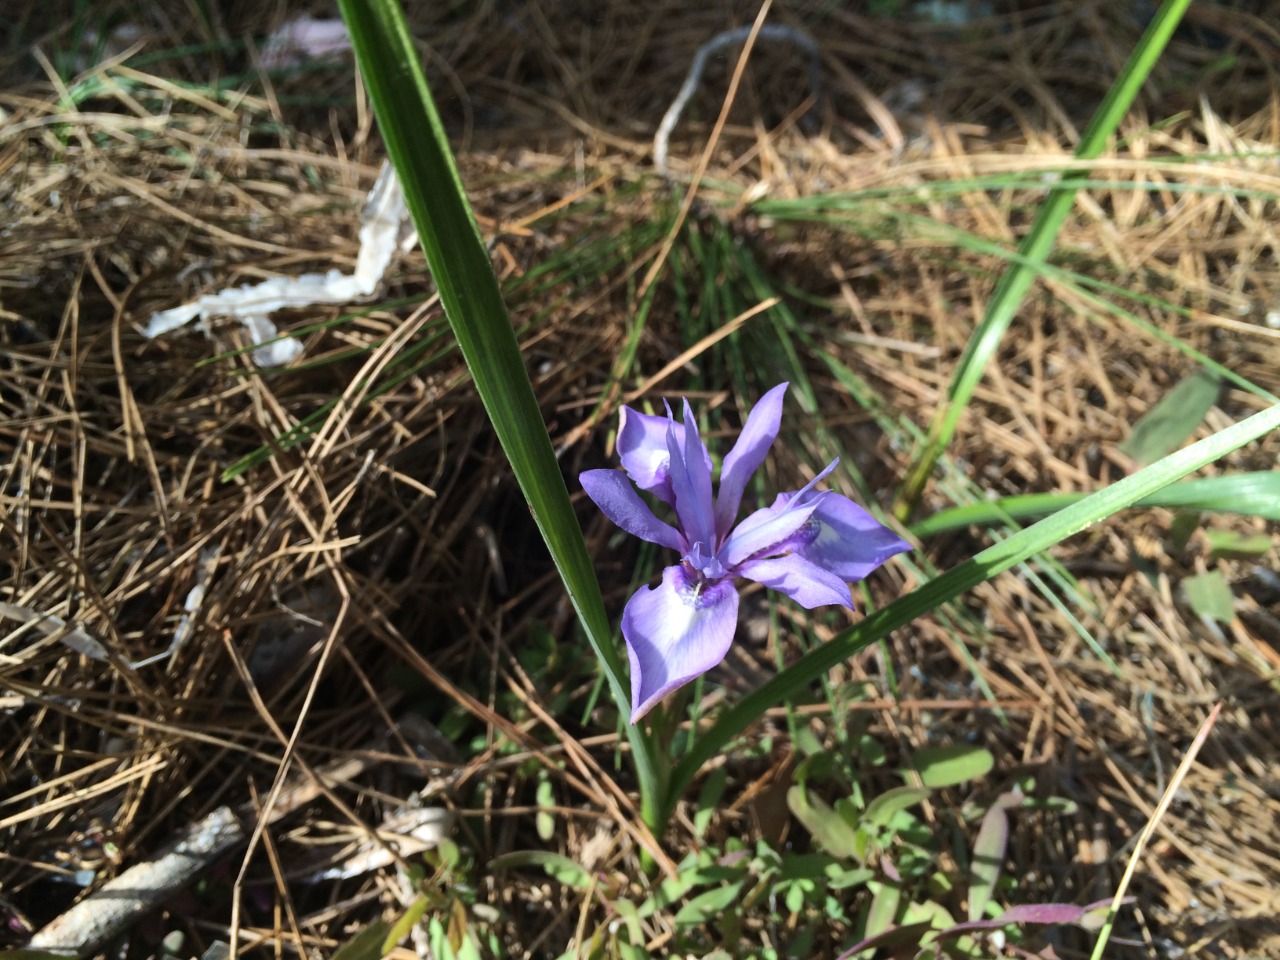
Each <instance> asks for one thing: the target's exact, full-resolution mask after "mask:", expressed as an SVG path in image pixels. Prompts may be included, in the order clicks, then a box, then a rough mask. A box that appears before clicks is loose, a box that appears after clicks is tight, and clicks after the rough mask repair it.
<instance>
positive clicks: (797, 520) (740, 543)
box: [719, 491, 830, 569]
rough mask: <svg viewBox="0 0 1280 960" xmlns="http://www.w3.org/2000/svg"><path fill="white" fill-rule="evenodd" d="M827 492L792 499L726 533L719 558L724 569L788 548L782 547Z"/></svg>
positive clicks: (748, 518) (767, 508)
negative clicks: (727, 535) (726, 537)
mask: <svg viewBox="0 0 1280 960" xmlns="http://www.w3.org/2000/svg"><path fill="white" fill-rule="evenodd" d="M829 495H830V494H829V493H828V492H825V491H824V492H822V493H819V494H818V495H817V496H814V497H799V496H797V497H793V498H792V499H791V501H790V502H789V503H786V504H783V505H782V507H781V509H779V508H778V504H777V503H775V504H774V505H773V506H772V507H764V508H763V509H761V510H757V511H756V512H755V513H753V514H751V515H749V516H748V517H747V518H746V519H744V520H743V521H742V522H741V523H740V524H738V526H737V527H736V528H734V531H733V533H731V534H729V539H728V540H726V541H725V544H724V546H723V547H722V548H721V550H720V553H719V556H720V560H721V562H723V563H724V565H725V566H727V567H729V568H730V569H733V568H735V567H737V566H738V564H740V563H743V562H744V561H746V560H749V559H750V558H752V557H760V556H765V555H769V554H776V553H778V552H781V551H782V550H785V549H789V548H788V547H787V546H785V544H787V543H788V541H789V540H790V539H791V538H792V537H793V536H794V535H795V534H796V533H797V531H800V530H802V529H804V528H805V526H806V525H807V524H808V523H809V517H810V516H811V515H812V514H813V512H814V511H815V510H817V509H818V507H819V506H821V505H822V501H823V499H824V498H826V497H827V496H829Z"/></svg>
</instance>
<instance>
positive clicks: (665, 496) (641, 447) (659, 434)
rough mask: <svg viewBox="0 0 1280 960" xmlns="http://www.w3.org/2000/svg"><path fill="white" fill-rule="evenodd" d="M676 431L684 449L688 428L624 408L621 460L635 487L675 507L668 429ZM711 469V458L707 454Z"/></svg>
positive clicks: (619, 455) (668, 417)
mask: <svg viewBox="0 0 1280 960" xmlns="http://www.w3.org/2000/svg"><path fill="white" fill-rule="evenodd" d="M669 427H670V428H671V429H673V430H675V434H676V442H677V444H678V445H679V446H680V448H681V449H683V448H684V439H685V438H684V426H683V425H682V424H679V423H674V422H673V421H672V420H671V418H670V416H666V417H654V416H650V415H649V414H647V413H640V412H639V411H637V410H633V409H631V408H630V407H623V408H622V412H621V413H620V414H619V419H618V459H619V460H621V461H622V467H623V469H624V470H626V471H627V476H629V477H630V478H631V479H632V481H634V483H635V485H636V486H637V487H639V488H640V489H641V490H644V491H645V492H646V493H652V494H653V495H654V496H655V497H657V498H658V499H660V500H662V501H663V502H665V503H667V504H669V505H671V506H674V505H675V502H676V497H675V491H674V490H673V489H672V487H671V466H670V462H671V454H670V453H669V452H668V450H667V429H668V428H669ZM703 454H704V455H705V456H706V458H707V469H708V470H710V469H711V455H710V454H709V453H707V452H706V450H705V449H704V450H703Z"/></svg>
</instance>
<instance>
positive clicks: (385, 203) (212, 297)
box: [142, 163, 418, 367]
mask: <svg viewBox="0 0 1280 960" xmlns="http://www.w3.org/2000/svg"><path fill="white" fill-rule="evenodd" d="M417 242H418V235H417V233H416V232H415V231H414V229H413V226H412V222H411V221H410V220H409V210H408V207H406V206H405V202H404V191H403V190H401V189H400V181H399V179H398V178H397V177H396V175H395V171H394V170H392V169H391V165H390V164H389V163H384V164H383V165H382V170H381V172H380V173H379V174H378V180H377V182H376V183H375V184H374V185H373V189H372V190H370V191H369V199H368V200H367V201H366V202H365V206H364V211H363V213H362V214H361V217H360V253H359V256H358V257H357V258H356V270H355V273H352V274H346V273H342V272H341V271H338V270H329V271H328V272H326V273H304V274H302V275H301V276H298V277H272V278H271V279H270V280H264V281H262V282H261V283H254V284H246V285H244V286H239V287H228V288H226V289H225V290H219V291H218V292H217V293H207V294H205V295H204V296H202V297H199V298H198V299H196V300H193V301H192V302H191V303H184V304H183V305H182V306H180V307H173V308H172V309H169V310H161V311H160V312H158V313H154V314H152V315H151V321H150V322H149V323H148V324H147V325H146V327H145V328H144V329H143V331H142V332H143V333H144V334H145V335H146V336H148V337H158V336H160V335H161V334H164V333H169V332H171V331H173V330H177V329H178V328H179V327H184V326H186V325H187V324H188V323H190V322H191V321H192V320H195V319H196V318H198V317H203V318H208V317H215V316H218V317H231V318H232V319H235V320H239V321H240V323H241V324H243V326H244V328H245V332H246V333H247V334H248V336H249V339H250V340H251V341H253V343H254V344H256V345H257V349H256V350H254V351H253V360H254V362H255V363H256V364H258V365H259V366H261V367H278V366H280V365H282V364H286V363H289V362H290V361H291V360H296V359H297V358H298V357H299V356H301V355H302V344H301V343H300V342H299V341H297V340H295V339H294V338H293V337H289V336H283V337H282V336H281V335H280V332H279V331H278V330H277V329H276V325H275V324H274V323H272V322H271V314H273V313H275V312H276V311H277V310H285V309H290V308H292V309H298V308H302V307H310V306H314V305H316V304H335V303H351V302H353V301H356V300H362V299H364V298H365V297H369V296H372V295H373V293H374V292H375V291H376V290H377V289H378V286H379V284H381V283H382V278H383V276H384V275H385V274H386V272H387V268H388V267H390V266H391V260H392V258H393V257H394V256H395V254H396V252H397V251H399V252H401V253H404V252H408V251H409V250H410V249H412V248H413V246H414V244H416V243H417ZM201 329H203V330H204V332H205V333H206V334H207V333H208V328H207V327H205V326H203V325H202V327H201Z"/></svg>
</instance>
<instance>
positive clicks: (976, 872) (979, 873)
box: [969, 791, 1022, 920]
mask: <svg viewBox="0 0 1280 960" xmlns="http://www.w3.org/2000/svg"><path fill="white" fill-rule="evenodd" d="M1021 803H1022V794H1021V793H1020V792H1018V791H1013V792H1011V793H1006V794H1004V795H1002V796H1001V797H999V798H998V799H997V800H996V802H995V803H993V804H992V805H991V809H990V810H988V811H987V812H986V815H985V816H984V817H983V818H982V826H980V827H979V828H978V837H977V839H976V840H974V841H973V858H972V860H970V862H969V919H970V920H981V919H982V916H983V914H984V913H985V912H986V909H987V904H988V903H990V902H991V896H992V894H993V893H995V889H996V884H997V883H998V882H999V881H1000V871H1001V870H1002V869H1003V868H1004V854H1005V850H1006V849H1007V847H1008V844H1009V814H1008V813H1007V812H1006V811H1007V810H1010V809H1012V808H1014V807H1017V806H1019V805H1020V804H1021Z"/></svg>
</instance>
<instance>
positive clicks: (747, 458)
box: [716, 383, 787, 537]
mask: <svg viewBox="0 0 1280 960" xmlns="http://www.w3.org/2000/svg"><path fill="white" fill-rule="evenodd" d="M786 392H787V384H785V383H780V384H778V385H777V386H776V387H774V388H773V389H772V390H770V391H769V392H768V393H766V394H765V395H764V396H763V397H761V398H760V400H759V401H758V402H757V403H756V405H755V406H754V407H753V408H752V410H751V413H750V414H749V415H748V416H747V422H746V423H744V424H743V425H742V433H741V434H739V435H738V440H737V442H736V443H735V444H734V445H733V449H732V450H730V451H729V455H728V456H727V457H725V458H724V466H722V467H721V468H720V490H719V492H718V494H717V495H716V532H717V533H718V534H719V535H720V536H722V537H723V536H724V535H725V534H726V533H728V532H729V529H730V528H731V527H732V526H733V521H734V520H736V519H737V518H738V507H739V506H741V504H742V491H743V490H745V489H746V488H747V481H748V480H750V479H751V475H752V474H753V473H755V472H756V470H758V469H759V468H760V464H762V463H764V458H765V455H766V454H768V452H769V448H770V447H771V446H773V441H774V440H775V439H776V438H777V436H778V427H779V426H780V425H781V423H782V399H783V395H784V394H785V393H786Z"/></svg>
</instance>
